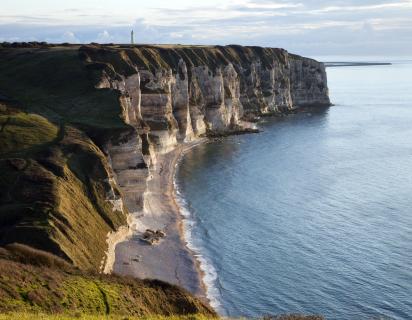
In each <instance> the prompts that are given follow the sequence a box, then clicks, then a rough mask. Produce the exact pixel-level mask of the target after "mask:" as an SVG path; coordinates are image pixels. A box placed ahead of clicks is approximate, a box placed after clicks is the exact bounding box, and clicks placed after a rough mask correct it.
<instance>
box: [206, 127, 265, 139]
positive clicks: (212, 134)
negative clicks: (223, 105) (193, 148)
mask: <svg viewBox="0 0 412 320" xmlns="http://www.w3.org/2000/svg"><path fill="white" fill-rule="evenodd" d="M259 132H261V131H260V130H259V129H257V128H239V129H233V130H227V131H224V132H215V131H209V132H207V134H206V136H207V137H208V138H212V139H216V138H224V137H229V136H238V135H242V134H251V133H259Z"/></svg>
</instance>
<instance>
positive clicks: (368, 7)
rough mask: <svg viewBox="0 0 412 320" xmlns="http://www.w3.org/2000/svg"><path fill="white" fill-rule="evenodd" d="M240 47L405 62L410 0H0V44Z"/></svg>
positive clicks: (411, 24)
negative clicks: (132, 41)
mask: <svg viewBox="0 0 412 320" xmlns="http://www.w3.org/2000/svg"><path fill="white" fill-rule="evenodd" d="M132 29H133V30H134V33H135V42H137V43H180V44H220V45H225V44H241V45H258V46H267V47H282V48H285V49H287V50H288V51H291V52H295V53H298V54H304V55H309V56H327V55H329V56H330V55H336V56H345V55H346V56H348V55H350V56H380V57H385V56H398V57H401V56H408V57H412V0H385V1H383V0H221V1H217V0H207V1H206V0H204V1H196V0H191V1H189V0H168V1H167V0H144V1H142V0H100V1H97V0H71V1H59V0H36V1H34V0H13V1H10V0H0V41H9V42H13V41H47V42H52V43H59V42H71V43H89V42H99V43H111V42H113V43H129V42H130V31H131V30H132Z"/></svg>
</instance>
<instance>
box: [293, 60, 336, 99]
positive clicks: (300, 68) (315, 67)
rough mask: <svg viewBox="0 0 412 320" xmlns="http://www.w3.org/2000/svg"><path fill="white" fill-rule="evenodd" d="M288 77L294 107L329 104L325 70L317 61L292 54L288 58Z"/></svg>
mask: <svg viewBox="0 0 412 320" xmlns="http://www.w3.org/2000/svg"><path fill="white" fill-rule="evenodd" d="M290 79H291V84H292V88H291V95H292V101H293V104H294V105H295V106H296V107H302V106H316V105H330V100H329V91H328V86H327V77H326V71H325V68H324V66H323V65H322V64H320V63H319V62H317V61H315V60H312V59H307V58H302V57H297V56H294V57H293V58H292V59H290Z"/></svg>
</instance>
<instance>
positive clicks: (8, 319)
mask: <svg viewBox="0 0 412 320" xmlns="http://www.w3.org/2000/svg"><path fill="white" fill-rule="evenodd" d="M15 319H19V320H32V319H38V320H73V319H79V320H103V319H107V320H208V319H211V317H206V316H202V315H188V316H158V315H155V316H147V317H125V316H116V315H113V316H98V315H87V314H86V315H85V314H83V315H82V314H72V315H70V314H66V315H48V314H39V313H35V314H33V313H10V314H0V320H15Z"/></svg>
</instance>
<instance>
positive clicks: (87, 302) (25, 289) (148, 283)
mask: <svg viewBox="0 0 412 320" xmlns="http://www.w3.org/2000/svg"><path fill="white" fill-rule="evenodd" d="M36 257H37V258H36ZM33 261H34V264H32V262H33ZM13 312H14V313H15V312H22V313H44V314H56V313H63V314H68V313H70V314H93V315H99V316H101V317H103V316H111V315H123V316H139V317H143V316H152V315H188V314H202V315H207V316H215V313H214V311H213V310H212V309H211V308H210V307H208V306H207V305H205V304H204V303H202V302H201V301H200V300H198V299H196V298H195V297H193V296H192V295H191V294H189V293H188V292H186V291H185V290H184V289H181V288H179V287H177V286H174V285H170V284H167V283H165V282H162V281H158V280H138V279H132V278H124V277H118V276H108V275H101V274H96V273H90V272H84V271H81V270H79V269H76V268H74V267H73V266H71V265H70V264H68V263H67V262H65V261H64V260H63V259H60V258H57V257H55V256H53V255H51V254H49V253H47V252H42V251H39V250H33V249H31V248H29V247H26V246H22V245H10V246H8V247H7V248H6V249H0V313H13Z"/></svg>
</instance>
